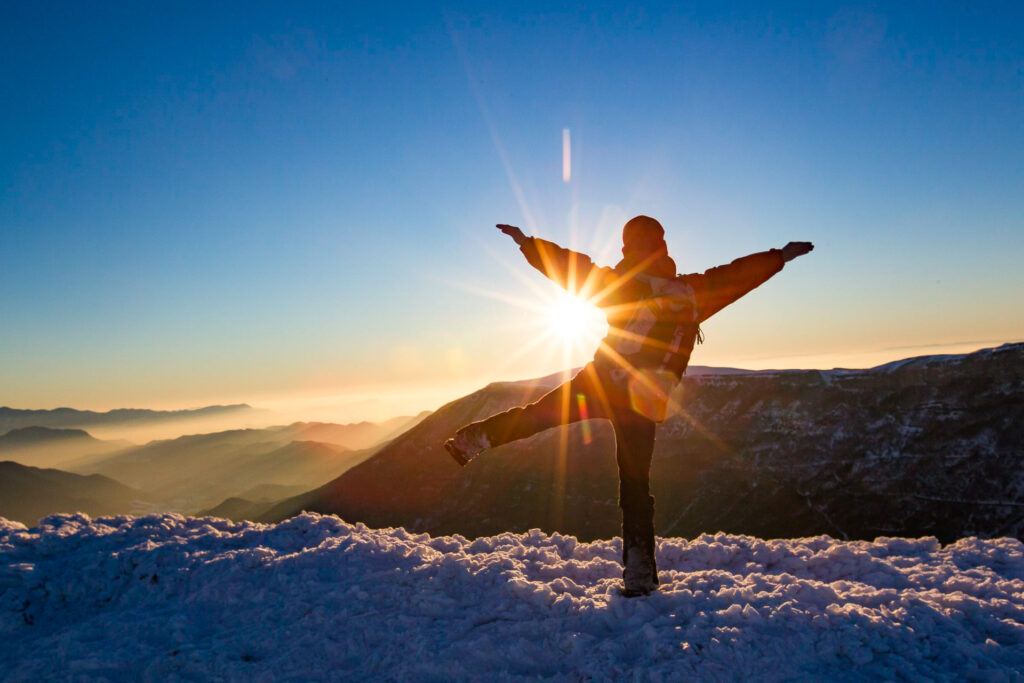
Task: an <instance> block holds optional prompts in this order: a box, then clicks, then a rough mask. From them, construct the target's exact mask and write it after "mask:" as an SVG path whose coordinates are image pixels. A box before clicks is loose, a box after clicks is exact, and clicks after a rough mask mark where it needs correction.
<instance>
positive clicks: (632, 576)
mask: <svg viewBox="0 0 1024 683" xmlns="http://www.w3.org/2000/svg"><path fill="white" fill-rule="evenodd" d="M622 583H623V588H622V595H623V596H624V597H627V598H636V597H639V596H641V595H648V594H649V593H650V592H651V591H656V590H658V575H657V570H656V569H655V568H654V558H653V557H651V556H650V553H648V552H646V551H645V550H644V549H643V548H641V547H637V546H634V547H631V548H627V550H626V562H625V567H624V568H623V570H622Z"/></svg>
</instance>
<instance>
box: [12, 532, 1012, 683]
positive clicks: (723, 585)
mask: <svg viewBox="0 0 1024 683" xmlns="http://www.w3.org/2000/svg"><path fill="white" fill-rule="evenodd" d="M618 557H619V543H618V541H617V540H613V541H602V542H597V543H578V542H576V540H575V539H573V538H571V537H562V536H557V535H556V536H547V535H545V534H542V533H540V532H536V531H535V532H532V533H529V534H525V535H517V534H503V535H501V536H495V537H491V538H483V539H478V540H475V541H467V540H465V539H463V538H460V537H444V538H431V537H429V536H426V535H414V534H410V533H408V532H406V531H405V530H404V529H384V530H374V529H367V528H365V527H363V526H361V525H359V526H351V525H349V524H346V523H344V522H342V521H341V520H339V519H338V518H336V517H320V516H318V515H303V516H300V517H296V518H294V519H291V520H288V521H286V522H284V523H281V524H277V525H258V524H251V523H233V522H228V521H225V520H217V519H210V518H206V519H195V518H186V517H181V516H179V515H173V514H168V515H154V516H149V517H138V518H132V517H114V518H104V519H97V520H93V521H90V520H89V518H88V517H85V516H83V515H75V516H67V515H62V516H53V517H50V518H47V519H46V520H44V523H43V524H42V525H41V526H40V527H38V528H33V529H26V528H25V527H24V526H22V525H20V524H17V523H13V522H6V521H4V520H0V678H2V679H13V680H43V679H54V678H67V679H72V678H73V679H75V680H96V679H110V680H166V679H170V680H175V679H177V680H185V679H187V680H209V679H229V680H251V679H255V680H277V679H291V680H295V679H299V680H303V679H324V678H329V679H359V680H388V679H403V680H443V679H450V678H459V679H462V678H477V679H479V680H493V679H502V678H520V677H522V678H527V677H529V678H534V677H538V676H540V677H553V678H556V679H566V680H589V679H594V680H681V679H694V678H696V679H701V680H719V679H720V680H734V679H765V680H791V679H794V678H819V677H821V678H825V677H827V678H830V679H835V678H840V679H868V678H871V679H874V678H882V679H888V680H893V679H897V678H902V677H904V676H906V677H911V678H927V679H947V680H954V679H956V680H962V679H967V678H981V679H984V680H1019V679H1022V678H1024V676H1022V672H1024V547H1022V545H1021V543H1020V542H1018V541H1017V540H1014V539H998V540H977V539H964V540H962V541H960V542H958V543H956V544H954V545H951V546H946V547H941V546H940V545H939V544H938V543H937V542H936V541H935V540H934V539H918V540H908V539H897V538H891V539H879V540H878V541H877V542H875V543H863V542H853V543H847V542H839V541H835V540H833V539H830V538H828V537H817V538H809V539H795V540H780V541H763V540H759V539H756V538H749V537H743V536H729V535H725V534H719V535H716V536H702V537H700V538H697V539H694V540H692V541H685V540H682V539H663V540H661V541H660V544H659V547H658V561H659V564H660V568H661V580H662V590H661V591H660V592H658V593H656V594H653V595H651V596H649V597H646V598H638V599H633V600H630V599H626V598H623V597H621V596H620V595H618V592H617V587H618V585H619V576H620V572H621V566H620V564H619V561H618Z"/></svg>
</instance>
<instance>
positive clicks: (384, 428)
mask: <svg viewBox="0 0 1024 683" xmlns="http://www.w3.org/2000/svg"><path fill="white" fill-rule="evenodd" d="M429 414H430V411H429V410H425V411H423V412H422V413H420V414H419V415H414V416H411V417H410V416H402V417H393V418H391V419H390V420H385V421H384V422H357V423H354V424H335V423H333V422H295V423H293V424H290V425H287V426H284V427H270V428H269V429H276V430H278V431H279V432H280V433H281V435H282V436H284V435H287V438H288V439H289V440H291V441H320V442H323V443H332V444H335V445H337V446H344V447H345V448H351V449H353V450H361V449H364V448H370V447H372V446H376V445H378V444H380V443H382V442H384V441H387V440H388V439H392V438H394V437H396V436H398V435H399V434H401V433H402V432H404V431H405V430H407V429H409V428H411V427H413V426H415V425H417V424H419V423H420V422H422V421H423V419H424V418H425V417H426V416H427V415H429Z"/></svg>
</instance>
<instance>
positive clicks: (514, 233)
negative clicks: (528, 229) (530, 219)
mask: <svg viewBox="0 0 1024 683" xmlns="http://www.w3.org/2000/svg"><path fill="white" fill-rule="evenodd" d="M497 227H498V230H501V231H502V232H503V233H505V234H506V235H508V236H509V237H511V238H512V239H513V240H515V243H516V244H522V243H523V242H525V241H526V235H524V234H523V231H522V230H520V229H519V228H517V227H516V226H514V225H505V224H504V223H498V226H497Z"/></svg>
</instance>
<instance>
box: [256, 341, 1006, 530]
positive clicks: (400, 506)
mask: <svg viewBox="0 0 1024 683" xmlns="http://www.w3.org/2000/svg"><path fill="white" fill-rule="evenodd" d="M557 376H559V377H560V376H561V373H559V374H558V375H557ZM553 377H555V376H548V377H547V378H539V379H538V380H531V381H528V382H525V383H492V384H490V385H488V386H486V387H484V388H482V389H480V390H478V391H476V392H473V393H472V394H469V395H467V396H465V397H463V398H461V399H457V400H455V401H452V402H450V403H448V404H446V405H445V406H442V407H441V408H439V409H438V410H437V411H435V413H434V414H433V415H431V416H430V417H429V418H427V419H426V420H424V421H423V422H422V423H420V425H418V426H417V427H414V428H413V429H411V430H409V431H408V432H406V433H405V434H403V435H402V436H401V437H399V438H398V439H396V440H395V441H394V442H392V443H391V444H389V445H388V446H387V447H386V448H384V449H382V450H381V451H380V452H379V453H378V454H376V455H375V456H373V457H371V458H369V459H367V460H366V461H365V462H363V463H362V464H360V465H358V466H356V467H353V468H351V469H350V470H348V471H347V472H345V473H344V474H343V475H341V476H340V477H339V478H337V479H335V480H333V481H332V482H329V483H328V484H326V485H324V486H322V487H319V488H318V489H314V490H312V491H309V492H307V493H305V494H302V495H300V496H296V497H294V498H292V499H288V500H286V501H282V502H281V503H279V504H278V505H276V506H274V507H273V508H271V510H270V511H268V512H267V513H266V514H264V515H263V516H262V517H261V520H262V521H276V520H279V519H284V518H287V517H290V516H292V515H294V514H297V513H298V512H300V511H302V510H308V511H315V512H321V513H336V514H339V515H340V516H342V517H343V518H345V519H347V520H350V521H360V522H364V523H366V524H368V525H370V526H379V527H383V526H405V527H407V528H409V529H410V531H428V532H430V533H434V534H450V533H461V534H463V535H466V536H478V535H491V534H493V533H500V532H501V531H505V530H512V531H516V530H525V529H526V528H531V527H539V528H541V529H544V530H546V531H560V532H562V533H569V534H573V535H576V536H578V537H580V538H583V539H590V538H600V537H610V536H614V535H616V534H617V533H618V510H617V507H616V503H615V498H616V492H615V489H616V481H617V479H616V474H615V467H614V462H613V459H612V458H611V457H610V453H611V452H612V450H611V449H612V445H611V443H612V440H611V434H610V429H609V428H608V426H607V425H606V424H605V423H604V421H600V422H597V423H594V425H593V426H592V427H591V428H590V429H585V428H584V427H583V425H581V424H576V425H572V426H571V427H568V428H558V429H554V430H549V431H548V432H546V433H542V434H539V435H536V436H534V437H531V438H530V439H526V440H523V441H521V442H517V443H514V444H508V445H506V446H503V447H501V448H498V449H494V450H493V451H491V452H488V453H485V454H484V455H483V456H481V458H479V459H478V460H476V461H474V462H473V463H471V464H470V466H469V467H467V468H465V470H460V469H458V468H457V467H455V465H454V464H452V463H451V462H450V461H449V459H448V457H447V455H446V454H444V453H443V451H442V449H441V443H442V442H443V440H444V439H445V438H447V437H448V436H450V435H451V434H452V433H453V432H454V430H455V429H456V428H457V427H459V426H461V425H462V424H465V423H467V422H470V421H472V420H476V419H481V418H483V417H486V416H487V415H490V414H493V413H495V412H498V411H500V410H505V409H507V408H509V407H511V406H512V405H519V404H522V403H526V402H528V401H530V400H533V399H535V398H536V397H538V396H539V395H540V394H541V393H543V391H545V390H546V388H547V386H548V385H549V384H550V382H549V381H548V380H551V379H552V378H553ZM673 396H674V400H675V403H676V409H675V410H674V412H673V413H672V414H671V415H670V417H669V418H668V419H667V420H666V421H665V423H663V424H662V425H661V426H660V427H659V433H658V443H657V446H656V450H655V459H654V466H653V470H654V471H653V476H652V487H653V489H654V494H655V496H656V497H657V498H658V520H659V521H658V528H659V530H662V531H663V532H664V533H672V534H673V535H684V536H688V535H694V534H697V533H700V532H703V531H708V532H713V531H718V530H722V531H726V532H729V533H750V534H752V535H762V536H764V535H767V536H771V537H787V536H800V535H814V534H816V533H831V534H833V535H836V536H840V537H849V538H869V537H871V538H873V537H874V536H875V535H903V534H906V533H909V534H917V535H929V534H930V535H937V536H939V537H940V538H944V539H952V538H957V537H959V536H961V535H965V534H971V533H977V534H979V535H998V534H1001V533H1006V534H1011V535H1014V534H1019V533H1021V529H1020V527H1021V524H1022V523H1021V521H1020V520H1017V521H1014V520H1015V519H1016V518H1015V517H1014V516H1013V515H1010V514H1007V513H1006V509H1012V508H1013V506H1014V505H1017V504H1024V475H1020V476H1018V475H1019V473H1018V470H1019V468H1017V467H1016V466H1015V462H1016V460H1015V455H1016V457H1017V458H1019V454H1020V448H1021V444H1024V434H1022V433H1021V430H1022V429H1024V343H1014V344H1005V345H1002V346H1000V347H995V348H992V349H983V350H980V351H977V352H974V353H971V354H959V355H956V356H950V355H944V356H920V357H915V358H910V359H904V361H901V362H900V363H899V364H893V363H887V364H883V365H880V366H876V367H875V368H867V369H864V370H846V369H836V370H833V371H820V370H798V371H753V372H749V373H731V374H713V373H712V374H705V375H697V376H692V377H691V376H686V377H684V379H683V381H682V382H681V383H680V386H679V387H678V388H677V390H676V392H675V393H674V395H673ZM561 444H565V450H564V452H563V451H562V450H561ZM965 462H966V464H964V463H965ZM957 463H959V465H958V464H957ZM947 470H948V471H947ZM1000 473H1001V474H1000ZM1015 477H1016V478H1015ZM1018 479H1020V481H1017V480H1018ZM960 482H966V483H965V486H966V487H967V488H970V489H971V491H972V493H971V495H961V496H959V497H958V496H955V495H952V492H954V491H955V490H956V487H957V486H958V485H959V483H960ZM1007 482H1010V483H1007ZM1012 482H1016V483H1015V484H1014V483H1012ZM403 484H404V485H403ZM1014 487H1016V488H1014ZM929 499H936V500H935V501H932V502H929ZM958 499H962V500H976V501H981V500H993V501H1003V502H1009V503H1012V505H1004V506H1003V507H999V506H998V505H996V506H994V507H993V509H983V510H967V511H965V510H962V509H961V510H958V511H957V512H956V513H953V512H949V511H944V510H943V505H944V504H946V505H947V507H948V504H947V503H943V502H941V501H949V500H958ZM723 501H724V502H723ZM895 501H898V502H899V503H901V504H902V507H901V506H900V505H897V504H896V503H895ZM963 505H967V503H964V504H963ZM963 505H962V506H961V507H963ZM1000 510H1001V512H1000Z"/></svg>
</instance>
